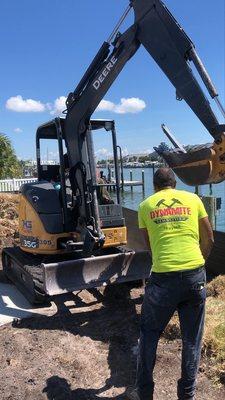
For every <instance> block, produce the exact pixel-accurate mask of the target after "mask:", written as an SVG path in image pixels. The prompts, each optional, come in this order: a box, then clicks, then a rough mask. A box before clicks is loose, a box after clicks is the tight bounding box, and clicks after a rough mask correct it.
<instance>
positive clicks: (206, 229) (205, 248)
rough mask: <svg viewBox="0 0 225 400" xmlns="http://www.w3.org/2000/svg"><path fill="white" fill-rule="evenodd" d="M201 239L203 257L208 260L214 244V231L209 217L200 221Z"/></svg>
mask: <svg viewBox="0 0 225 400" xmlns="http://www.w3.org/2000/svg"><path fill="white" fill-rule="evenodd" d="M199 237H200V249H201V252H202V255H203V257H204V259H205V260H207V258H208V257H209V255H210V253H211V250H212V248H213V244H214V236H213V230H212V227H211V225H210V222H209V219H208V217H205V218H201V219H200V220H199Z"/></svg>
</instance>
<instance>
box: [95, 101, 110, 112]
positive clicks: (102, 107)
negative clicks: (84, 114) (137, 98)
mask: <svg viewBox="0 0 225 400" xmlns="http://www.w3.org/2000/svg"><path fill="white" fill-rule="evenodd" d="M114 108H115V104H114V103H112V101H109V100H102V101H101V102H100V103H99V105H98V107H97V109H96V111H114Z"/></svg>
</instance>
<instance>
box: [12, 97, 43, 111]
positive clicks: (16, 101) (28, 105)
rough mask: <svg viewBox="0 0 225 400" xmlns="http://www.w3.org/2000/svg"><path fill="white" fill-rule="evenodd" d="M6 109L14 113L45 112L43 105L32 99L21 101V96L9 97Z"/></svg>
mask: <svg viewBox="0 0 225 400" xmlns="http://www.w3.org/2000/svg"><path fill="white" fill-rule="evenodd" d="M6 108H7V109H8V110H11V111H16V112H42V111H45V109H46V107H45V104H43V103H41V102H40V101H37V100H33V99H23V97H22V96H20V95H18V96H14V97H10V98H9V99H8V100H7V101H6Z"/></svg>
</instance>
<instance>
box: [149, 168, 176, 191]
mask: <svg viewBox="0 0 225 400" xmlns="http://www.w3.org/2000/svg"><path fill="white" fill-rule="evenodd" d="M153 184H154V186H155V187H156V188H158V189H162V188H165V187H172V188H175V186H176V178H175V175H174V172H173V171H172V169H170V168H159V169H157V171H156V172H155V173H154V176H153Z"/></svg>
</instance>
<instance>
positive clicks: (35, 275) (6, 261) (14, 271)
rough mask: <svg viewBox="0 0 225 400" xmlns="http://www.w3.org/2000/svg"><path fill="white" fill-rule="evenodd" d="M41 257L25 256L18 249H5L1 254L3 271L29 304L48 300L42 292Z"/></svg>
mask: <svg viewBox="0 0 225 400" xmlns="http://www.w3.org/2000/svg"><path fill="white" fill-rule="evenodd" d="M42 262H43V257H40V256H35V257H34V255H30V254H27V253H25V252H23V251H22V250H21V249H20V248H19V247H6V248H5V249H4V250H3V252H2V265H3V271H4V273H5V275H6V276H7V278H8V279H9V280H10V281H12V282H13V283H14V284H15V285H16V286H17V287H18V289H19V290H20V291H21V292H22V293H23V295H24V296H25V297H26V298H27V299H28V301H29V302H30V303H31V304H42V303H46V302H47V301H48V300H49V297H48V296H47V295H46V293H45V292H44V286H43V269H42V267H41V263H42Z"/></svg>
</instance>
